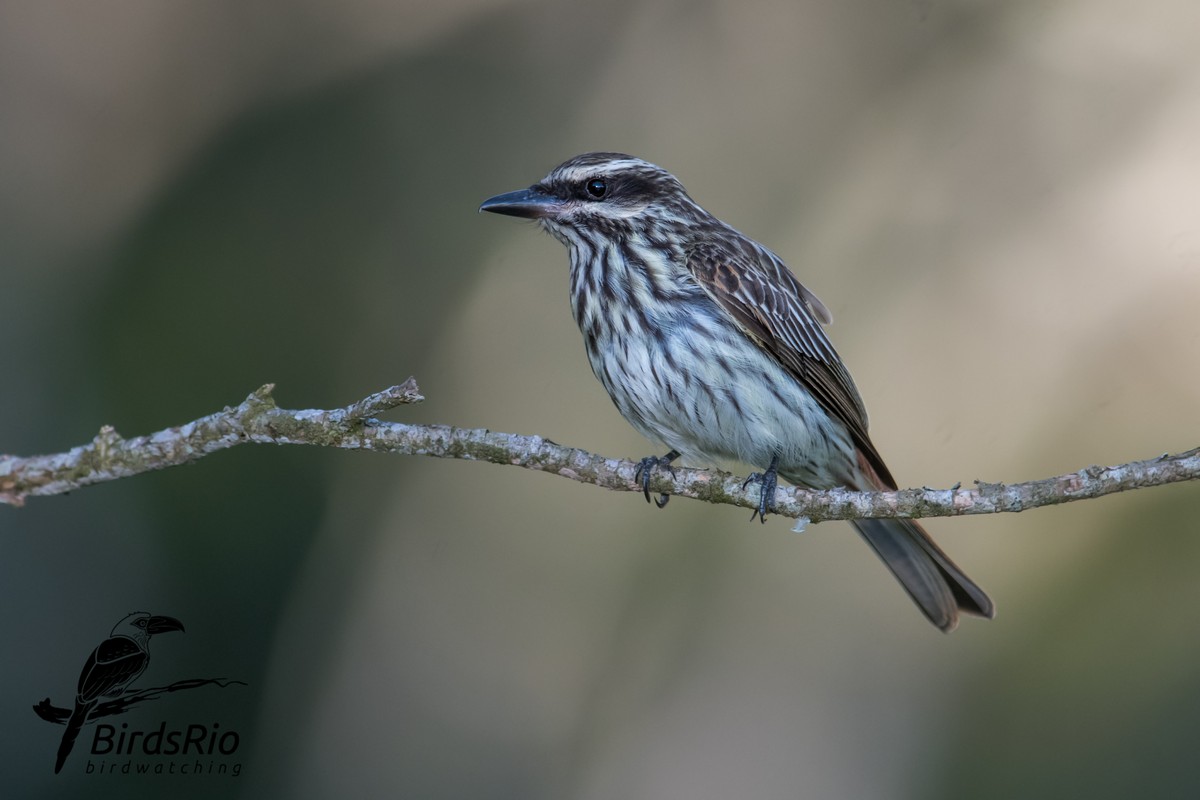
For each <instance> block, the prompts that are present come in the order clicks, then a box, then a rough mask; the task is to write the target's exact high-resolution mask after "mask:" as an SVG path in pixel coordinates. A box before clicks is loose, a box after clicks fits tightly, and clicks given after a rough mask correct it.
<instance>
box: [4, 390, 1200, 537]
mask: <svg viewBox="0 0 1200 800" xmlns="http://www.w3.org/2000/svg"><path fill="white" fill-rule="evenodd" d="M273 389H274V386H273V385H272V384H267V385H266V386H263V387H262V388H261V389H259V390H258V391H256V392H254V393H253V394H251V395H250V396H249V397H247V398H246V399H245V401H244V402H242V403H241V404H240V405H238V406H237V407H236V408H226V409H225V410H224V411H219V412H217V413H216V414H210V415H209V416H207V417H203V418H201V419H198V420H195V421H194V422H189V423H187V424H185V425H180V426H178V427H175V428H167V429H165V430H161V431H159V432H158V433H153V434H150V435H149V436H138V437H136V438H133V439H123V438H122V437H121V436H120V435H118V434H117V432H116V431H114V430H113V429H112V428H110V427H108V426H105V427H103V428H101V429H100V433H99V434H97V436H96V438H95V439H94V440H92V442H91V443H90V444H86V445H81V446H79V447H75V448H73V449H71V450H70V451H68V452H66V453H56V454H54V455H45V456H29V457H18V456H6V455H0V503H8V504H10V505H15V506H19V505H22V504H23V503H24V502H25V498H27V497H30V496H39V495H52V494H62V493H64V492H69V491H72V490H74V489H79V488H82V487H84V486H90V485H92V484H95V483H103V482H105V481H113V480H117V479H118V478H125V477H129V476H131V475H137V474H139V473H142V472H148V471H150V470H155V469H165V468H166V467H172V466H175V465H177V464H186V463H188V462H189V461H195V460H196V459H198V458H203V457H204V456H206V455H208V454H209V453H214V452H216V451H218V450H224V449H226V448H229V447H233V446H234V445H238V444H243V443H246V442H256V443H259V444H308V445H317V446H321V447H341V448H349V449H362V450H375V451H379V452H385V453H397V454H401V455H414V456H434V457H437V458H461V459H467V460H471V461H490V462H492V463H493V464H511V465H514V466H518V467H524V468H526V469H534V470H540V471H542V472H551V473H554V474H556V475H561V476H562V477H564V478H570V479H571V480H575V481H579V482H580V483H591V484H595V485H596V486H602V487H604V488H606V489H615V490H619V491H627V492H632V491H641V486H640V484H639V483H638V482H637V481H635V480H634V470H636V469H637V464H636V463H634V462H632V461H624V460H620V459H614V458H605V457H604V456H600V455H596V454H594V453H589V452H587V451H585V450H578V449H575V448H572V447H563V446H562V445H558V444H555V443H554V442H551V441H549V440H547V439H543V438H542V437H540V436H521V435H518V434H512V433H496V432H493V431H488V430H482V429H469V428H452V427H449V426H445V425H405V424H403V423H399V422H381V421H379V420H377V419H375V418H374V415H376V414H379V413H380V412H383V411H386V410H388V409H391V408H395V407H397V406H401V405H405V404H409V403H419V402H420V401H421V400H423V399H424V398H423V397H421V395H420V393H419V392H418V390H417V384H416V382H415V381H414V380H413V379H412V378H409V379H408V380H407V381H405V382H404V383H402V384H400V385H399V386H393V387H392V388H390V389H386V390H384V391H382V392H379V393H377V394H373V395H371V396H369V397H366V398H364V399H362V400H360V401H358V402H357V403H353V404H352V405H349V406H347V407H346V408H339V409H332V410H328V411H322V410H313V409H309V410H304V411H292V410H288V409H283V408H279V407H278V406H276V404H275V400H274V398H273V397H272V394H271V393H272V391H273ZM1197 478H1200V448H1196V449H1193V450H1189V451H1188V452H1186V453H1180V454H1178V455H1164V456H1160V457H1158V458H1152V459H1150V460H1148V461H1135V462H1133V463H1130V464H1122V465H1120V466H1116V467H1087V468H1085V469H1082V470H1079V471H1078V472H1073V473H1070V474H1068V475H1060V476H1058V477H1055V478H1046V479H1044V480H1037V481H1029V482H1026V483H1015V484H1009V485H1005V484H997V483H983V482H979V481H976V483H975V486H974V488H970V489H964V488H960V487H957V486H956V487H954V488H952V489H928V488H925V489H903V490H901V491H898V492H854V491H850V490H848V489H829V490H825V491H809V490H805V489H793V488H790V487H788V488H780V489H779V490H778V492H777V493H776V497H775V505H776V512H777V513H779V514H781V515H783V516H786V517H792V518H797V519H804V520H811V521H813V522H819V521H821V520H831V519H858V518H863V517H914V518H917V517H947V516H960V515H964V514H994V513H998V512H1002V511H1024V510H1026V509H1030V508H1038V507H1039V506H1048V505H1055V504H1057V503H1066V502H1070V501H1072V500H1083V499H1087V498H1091V497H1100V496H1102V495H1106V494H1113V493H1115V492H1123V491H1128V490H1130V489H1141V488H1144V487H1148V486H1159V485H1162V484H1167V483H1176V482H1179V481H1189V480H1196V479H1197ZM743 482H744V481H743V479H742V478H739V477H735V476H733V475H730V474H728V473H725V472H717V471H709V470H696V469H682V468H681V469H677V470H675V474H674V475H670V474H658V475H655V476H654V477H653V479H652V480H651V484H650V488H651V490H652V491H654V492H666V493H668V494H672V495H676V496H679V497H691V498H694V499H697V500H705V501H708V502H710V503H725V504H730V505H737V506H744V507H746V508H753V507H755V506H756V505H757V503H758V489H757V487H743Z"/></svg>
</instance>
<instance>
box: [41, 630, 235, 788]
mask: <svg viewBox="0 0 1200 800" xmlns="http://www.w3.org/2000/svg"><path fill="white" fill-rule="evenodd" d="M175 631H178V632H180V633H182V632H183V623H182V622H180V621H179V620H177V619H175V618H174V617H166V616H157V615H154V614H148V613H146V612H145V611H135V612H134V613H132V614H130V615H128V616H127V617H125V618H124V619H122V620H121V621H120V622H118V623H117V624H116V625H114V626H113V629H112V632H111V633H110V634H109V636H108V638H107V639H105V640H104V641H102V642H100V644H98V645H96V647H95V649H93V650H92V653H91V655H89V656H88V657H87V661H85V662H84V664H83V669H82V670H81V671H80V673H79V683H78V685H77V687H76V690H75V703H74V707H73V708H70V709H68V708H60V707H57V706H54V705H51V703H50V698H48V697H47V698H46V699H44V700H42V701H41V702H40V703H38V704H37V705H36V706H34V707H33V710H34V711H35V712H36V713H37V715H38V716H39V717H41V718H42V719H44V720H46V721H47V722H53V723H56V724H60V725H61V724H63V722H64V721H65V723H66V726H67V727H66V730H65V731H63V735H62V740H61V741H60V743H59V745H58V756H57V758H56V759H55V762H54V771H55V773H58V772H61V771H62V768H63V764H65V763H66V761H67V756H69V755H71V750H72V748H74V746H75V740H76V739H77V738H78V737H79V733H80V731H82V730H83V726H84V725H85V724H87V723H89V722H93V721H95V720H97V719H100V718H102V717H107V716H111V715H114V714H123V713H125V712H126V711H128V710H129V709H130V708H131V707H133V706H134V705H136V704H138V703H141V702H145V701H148V700H154V699H157V698H158V697H159V696H160V695H162V694H164V693H167V692H174V691H179V690H180V689H194V688H197V687H200V686H205V685H210V684H216V685H218V686H221V687H224V686H226V685H228V684H231V683H239V684H242V685H243V686H244V685H245V684H244V683H242V681H226V680H221V679H215V678H213V679H189V680H184V681H177V682H175V683H173V684H171V685H170V686H165V687H159V688H153V689H144V690H140V691H134V690H133V689H132V686H133V684H134V682H135V681H137V679H138V678H139V677H141V675H142V673H143V672H145V671H146V667H147V666H149V664H150V640H151V638H153V637H155V636H159V635H161V634H164V633H171V632H175ZM104 698H110V699H109V700H107V701H105V700H104Z"/></svg>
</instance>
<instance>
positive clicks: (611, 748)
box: [0, 0, 1200, 800]
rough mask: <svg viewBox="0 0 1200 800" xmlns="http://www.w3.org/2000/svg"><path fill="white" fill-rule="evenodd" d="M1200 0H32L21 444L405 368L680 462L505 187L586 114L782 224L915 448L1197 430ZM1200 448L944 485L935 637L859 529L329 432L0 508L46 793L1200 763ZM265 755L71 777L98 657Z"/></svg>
mask: <svg viewBox="0 0 1200 800" xmlns="http://www.w3.org/2000/svg"><path fill="white" fill-rule="evenodd" d="M1198 34H1200V7H1198V6H1197V5H1196V4H1195V3H1194V2H1189V0H1150V2H1143V3H1137V4H1134V3H1130V2H1117V1H1115V0H1094V1H1093V2H1087V3H1083V2H1025V3H1017V2H1013V3H995V2H982V0H974V1H971V0H961V2H937V1H936V0H912V1H911V2H895V0H887V1H885V0H849V1H848V2H833V1H832V0H824V2H822V0H803V1H802V2H796V3H779V2H758V1H757V0H749V1H747V0H741V1H740V2H709V3H703V4H693V3H687V2H681V1H678V0H676V1H674V2H673V1H672V0H651V2H640V3H633V2H617V3H612V4H600V3H591V4H583V3H555V2H549V1H548V0H546V1H542V2H536V1H535V2H525V3H504V2H483V1H482V0H474V1H472V0H451V1H449V2H443V3H439V4H430V3H420V4H418V3H409V2H403V1H401V2H394V3H380V2H374V1H373V0H342V2H332V1H331V0H305V1H304V2H298V3H288V4H283V3H242V2H233V0H214V1H213V2H206V3H193V4H179V3H152V2H128V3H119V4H118V3H81V2H77V3H63V2H46V3H37V4H34V3H25V4H15V3H13V4H3V5H0V341H2V342H3V344H4V346H3V347H0V381H2V383H0V451H4V452H10V453H20V454H32V453H40V452H54V451H59V450H64V449H67V448H69V447H70V446H73V445H76V444H80V443H83V442H86V441H88V440H89V439H90V438H91V437H92V436H94V435H95V433H96V431H97V430H98V429H99V428H100V426H101V425H102V424H112V425H115V426H116V427H117V429H118V430H119V431H120V432H121V433H123V434H125V435H127V436H132V435H136V434H141V433H147V432H150V431H153V430H156V429H159V428H162V427H165V426H168V425H173V424H178V423H182V422H184V421H187V420H190V419H193V418H195V417H198V416H201V415H204V414H207V413H210V412H212V411H215V410H218V409H220V408H221V407H223V406H224V405H227V404H235V403H237V402H239V401H240V400H241V399H242V398H244V397H245V395H246V394H248V393H249V392H250V391H252V390H253V389H255V388H256V387H258V386H259V385H261V384H263V383H265V382H268V381H273V382H276V383H277V384H278V389H277V393H276V394H277V397H278V399H279V402H280V403H281V404H282V405H284V406H286V407H292V408H304V407H328V406H335V405H344V404H346V403H349V402H351V401H353V400H356V399H358V398H360V397H362V396H363V395H365V394H367V393H369V392H372V391H375V390H378V389H380V388H383V387H384V386H387V385H390V384H393V383H397V382H399V381H401V380H403V379H404V378H405V377H407V376H408V375H410V374H413V375H415V376H416V377H417V379H418V381H419V383H420V386H421V388H422V390H423V392H424V393H425V394H426V396H427V397H428V401H427V402H426V403H425V404H423V405H421V406H419V407H415V408H410V409H402V410H399V411H396V412H392V413H391V414H390V415H389V416H390V418H394V419H399V420H404V421H429V422H441V423H448V424H454V425H461V426H467V427H488V428H492V429H495V430H503V431H512V432H520V433H539V434H542V435H544V436H547V437H550V438H552V439H554V440H555V441H558V442H562V443H567V444H571V445H575V446H580V447H585V448H589V449H593V450H597V451H601V452H604V453H606V454H609V455H613V456H625V457H640V456H642V455H645V454H647V453H648V452H649V451H650V448H649V447H648V446H647V444H646V443H645V442H644V441H642V440H641V439H640V438H639V437H638V436H637V435H636V434H635V433H634V432H633V431H632V430H631V429H630V428H629V427H628V426H627V425H626V424H625V423H624V422H623V421H622V420H621V419H620V417H619V416H618V415H617V413H616V411H615V410H614V409H613V408H612V406H611V404H610V402H609V400H608V398H607V397H606V396H605V395H604V393H603V390H602V389H601V388H600V386H599V384H598V383H596V382H595V380H594V379H593V378H592V376H591V374H590V371H589V369H588V367H587V364H586V360H585V358H584V354H583V348H582V345H581V342H580V340H579V336H578V333H577V331H576V330H575V329H574V326H573V322H572V320H571V317H570V314H569V312H568V308H567V279H566V255H565V253H564V252H563V250H562V248H561V246H560V245H558V244H557V243H556V242H554V241H552V240H551V239H550V238H549V237H546V236H544V235H542V234H540V233H539V232H537V231H536V229H535V228H533V227H532V226H529V225H520V224H516V223H514V222H513V221H512V220H503V219H497V218H493V217H482V216H479V215H477V214H476V213H475V210H476V207H477V205H478V203H479V202H480V201H481V200H483V199H484V198H486V197H488V196H490V195H492V194H495V193H498V192H501V191H506V190H509V189H515V188H519V187H522V186H526V185H528V184H529V183H531V182H533V181H535V180H537V179H538V178H540V177H541V176H542V175H543V174H544V173H545V172H546V171H547V170H549V169H550V168H551V167H553V166H554V165H555V164H557V163H558V162H560V161H562V160H563V159H565V158H567V157H569V156H571V155H573V154H575V153H578V152H582V151H585V150H594V149H606V150H621V151H626V152H631V153H634V154H636V155H640V156H642V157H645V158H647V159H649V160H651V161H654V162H656V163H659V164H662V165H663V166H665V167H666V168H668V169H670V170H671V171H673V172H675V173H676V174H677V175H678V176H679V177H680V178H681V180H682V181H683V182H684V184H685V185H686V186H687V187H688V189H689V191H690V192H691V194H692V195H693V196H694V197H695V198H697V199H698V200H699V201H700V202H701V203H702V204H703V205H705V206H706V207H707V208H709V210H711V211H712V212H714V213H715V214H717V215H718V216H720V217H722V218H723V219H725V220H726V221H728V222H730V223H731V224H733V225H735V226H736V227H738V228H740V229H741V230H743V231H744V232H746V233H748V234H749V235H751V236H753V237H755V238H757V239H759V240H761V241H763V242H765V243H767V244H768V245H769V246H771V247H772V248H773V249H774V250H776V251H777V252H779V253H780V254H781V255H782V256H783V257H784V258H785V259H786V260H787V261H788V262H789V263H790V264H791V265H792V267H793V269H794V271H795V272H796V273H797V274H798V275H799V276H800V277H801V279H802V280H803V281H804V282H805V283H806V284H807V285H808V286H809V287H811V288H812V289H813V290H814V291H815V292H816V293H817V294H818V295H819V296H820V297H821V298H822V299H823V300H824V301H825V303H826V305H828V306H829V307H830V309H831V310H832V311H833V313H834V316H835V318H836V322H835V324H834V326H833V327H832V328H831V331H830V332H831V336H832V338H833V340H834V342H835V343H836V345H837V346H838V348H839V350H840V351H841V353H842V355H843V357H844V358H845V359H846V361H847V362H848V364H849V365H850V367H851V369H852V371H853V372H854V375H855V378H856V380H857V382H858V385H859V387H860V389H861V390H862V392H863V395H864V397H865V399H866V402H867V405H868V407H869V408H870V410H871V415H872V423H873V429H872V430H873V434H874V438H875V440H876V443H877V444H878V445H879V447H880V449H881V450H882V452H883V453H884V454H885V455H886V457H887V459H888V461H889V464H890V465H891V467H892V469H893V471H894V472H895V473H896V474H897V475H898V477H899V479H900V481H901V483H902V484H906V485H922V484H925V485H930V486H948V485H950V484H953V483H954V482H955V481H963V482H964V483H969V482H970V481H971V480H973V479H976V478H979V479H983V480H988V481H1007V482H1013V481H1017V480H1024V479H1029V478H1034V477H1044V476H1047V475H1052V474H1057V473H1060V472H1065V471H1070V470H1073V469H1076V468H1078V467H1080V466H1083V465H1086V464H1091V463H1106V464H1108V463H1120V462H1123V461H1127V460H1132V459H1136V458H1145V457H1149V456H1152V455H1155V454H1157V453H1161V452H1166V451H1178V450H1182V449H1186V448H1188V447H1192V446H1195V445H1196V444H1198V443H1200V435H1198V431H1200V425H1198V424H1197V416H1196V409H1197V407H1198V406H1200V370H1198V369H1197V351H1198V348H1200V324H1198V323H1197V312H1196V308H1197V302H1198V298H1200V180H1197V176H1198V175H1200V48H1197V47H1196V41H1197V35H1198ZM1198 509H1200V486H1190V485H1184V486H1177V487H1171V488H1166V489H1156V490H1149V491H1144V492H1137V493H1133V494H1129V495H1126V496H1120V497H1113V498H1108V499H1104V500H1100V501H1096V502H1089V503H1080V504H1073V505H1069V506H1065V507H1059V508H1055V509H1048V510H1041V511H1036V512H1032V513H1029V514H1022V515H1020V516H999V517H994V518H986V519H985V518H964V519H959V520H949V521H934V522H932V523H931V524H930V525H929V527H930V529H931V530H932V531H933V533H934V534H935V535H936V536H937V538H938V539H939V541H940V542H941V543H942V544H943V545H944V546H945V548H946V549H947V550H948V551H949V552H950V553H951V554H952V555H953V556H954V558H955V559H956V560H957V561H958V562H959V563H960V564H961V565H962V566H963V567H964V569H966V571H967V572H968V573H969V574H970V575H972V577H974V578H975V579H977V580H978V581H979V582H980V583H981V584H982V585H984V586H985V587H986V588H987V589H988V590H989V591H990V592H991V593H992V595H993V597H994V598H995V599H996V600H997V603H998V606H999V616H998V618H997V619H996V620H995V621H994V622H991V623H983V622H979V621H976V620H970V619H968V620H966V621H965V622H964V624H963V625H962V627H961V628H960V629H959V631H958V632H957V633H955V634H954V635H953V636H951V637H944V636H941V635H940V634H938V633H937V632H936V631H935V630H934V629H932V628H931V627H930V626H929V625H928V623H926V622H925V620H924V619H923V618H922V617H921V615H920V614H919V613H918V612H917V611H916V610H915V608H913V607H912V605H911V603H910V602H909V601H908V600H907V598H906V597H905V596H904V595H903V593H902V592H901V591H900V589H899V587H898V586H897V585H896V584H895V582H894V581H893V580H892V579H891V578H890V577H889V576H888V575H887V573H886V572H885V571H884V570H883V569H882V568H881V567H880V565H879V564H878V563H877V562H876V560H875V558H874V556H872V555H871V553H870V552H869V550H868V549H867V548H866V547H864V546H863V545H862V543H861V542H860V541H858V540H857V537H855V536H853V535H852V533H851V530H850V528H849V526H846V525H844V524H840V523H829V524H826V525H821V526H817V527H815V528H813V529H810V530H809V531H808V532H806V533H805V534H803V535H801V536H797V535H795V534H792V533H790V532H789V530H788V527H789V526H788V524H787V522H786V521H785V520H782V519H775V520H773V521H772V522H771V524H769V525H767V526H765V527H762V526H758V525H754V526H751V525H749V524H748V523H747V521H746V518H747V516H748V514H747V513H746V512H744V511H742V510H737V511H735V510H732V509H729V508H713V507H707V506H704V505H701V504H698V503H691V502H686V501H680V500H677V501H676V502H675V503H672V504H671V506H670V507H669V508H668V509H667V510H665V511H663V512H659V511H656V510H654V509H652V508H648V507H647V506H646V504H645V502H644V501H643V500H642V499H641V497H639V496H637V495H633V494H611V493H607V492H603V491H601V490H598V489H595V488H590V487H584V486H579V485H574V484H571V483H569V482H567V481H563V480H558V479H554V478H551V477H547V476H544V475H538V474H534V473H529V472H525V471H521V470H510V469H501V468H498V467H495V466H490V465H481V464H470V463H464V462H441V461H435V460H422V459H415V458H413V459H405V458H397V457H386V456H380V455H374V454H366V453H345V452H334V451H320V450H310V449H303V448H298V447H287V448H268V447H261V446H255V447H242V448H237V449H235V450H232V451H229V452H225V453H220V454H217V455H214V456H211V457H209V458H206V459H203V460H202V461H200V462H199V463H197V464H195V465H192V466H189V467H184V468H176V469H172V470H168V471H165V472H162V473H157V474H153V475H146V476H141V477H138V478H134V479H130V480H124V481H120V482H117V483H112V484H107V485H103V486H99V487H94V488H89V489H85V490H82V491H79V492H75V493H73V494H71V495H69V496H65V497H57V498H50V499H36V498H35V499H32V500H30V502H29V504H28V505H27V506H26V507H25V508H23V509H19V510H18V509H12V508H0V547H2V548H3V557H2V559H0V581H2V584H0V585H2V587H3V588H2V589H0V591H2V595H0V597H3V602H4V605H5V607H6V608H7V613H5V614H3V615H0V637H3V641H4V642H5V646H4V658H3V662H2V664H3V673H2V675H3V690H2V692H0V698H2V706H0V719H2V722H0V725H2V728H0V730H3V733H4V736H3V739H2V741H3V748H2V749H0V785H3V787H4V791H3V793H4V796H6V797H35V796H36V797H48V798H54V797H64V798H65V797H80V796H114V797H116V796H119V797H161V796H171V797H212V796H228V797H246V798H251V797H254V798H258V797H297V798H327V797H380V796H391V797H413V798H418V797H419V798H462V797H471V798H580V799H590V798H611V797H626V798H634V797H637V798H641V797H646V798H651V797H652V798H686V799H687V800H703V799H704V798H728V797H745V798H799V797H803V798H809V797H821V798H843V797H844V798H863V797H872V798H961V797H977V798H1011V797H1023V798H1042V797H1046V798H1051V797H1053V798H1058V797H1063V796H1089V797H1113V798H1117V797H1119V798H1126V797H1129V796H1153V797H1173V796H1177V797H1194V796H1196V794H1197V791H1200V768H1197V767H1196V766H1195V760H1194V756H1193V754H1192V752H1191V751H1192V749H1193V748H1192V746H1191V745H1192V741H1193V740H1192V739H1191V734H1192V732H1193V731H1194V730H1195V729H1196V727H1197V726H1198V725H1200V677H1197V676H1198V675H1200V669H1198V667H1200V636H1198V635H1197V622H1196V619H1197V617H1198V616H1200V582H1197V581H1196V578H1195V568H1194V564H1195V563H1196V561H1197V559H1198V558H1200V536H1197V533H1200V531H1198V530H1197V527H1198V525H1197V522H1196V519H1197V511H1198ZM138 609H143V610H148V611H151V612H153V613H159V614H169V615H172V616H175V617H178V618H179V619H180V620H182V621H183V622H184V624H185V625H186V626H187V633H186V634H183V635H172V636H171V637H167V636H163V637H161V638H158V639H156V640H155V641H154V642H153V643H152V645H151V649H152V652H153V661H152V663H151V666H150V668H149V670H148V671H147V673H146V674H145V675H144V676H143V677H142V678H141V679H140V680H139V682H138V685H139V686H160V685H164V684H166V683H169V682H171V681H173V680H177V679H181V678H188V677H227V678H235V679H239V680H243V681H245V682H247V683H248V684H249V685H248V686H245V687H230V688H228V689H225V690H221V691H216V690H212V691H209V690H195V691H192V692H182V693H176V694H173V695H170V696H167V697H164V698H162V699H160V700H158V701H156V702H155V703H153V704H150V705H147V706H144V707H142V708H139V709H137V710H136V711H135V712H131V713H130V714H129V715H127V720H128V721H129V723H130V724H131V726H142V727H151V728H152V727H155V726H156V725H157V723H158V722H159V720H162V719H165V720H168V721H170V722H171V723H172V724H177V723H187V722H200V723H206V724H211V723H213V722H218V723H219V724H220V726H221V729H222V730H236V731H238V732H239V735H240V741H241V744H240V747H239V750H238V753H237V759H236V760H237V761H239V762H240V763H242V765H243V768H242V774H241V775H240V776H239V777H237V778H231V777H228V776H192V777H188V778H183V777H178V776H176V777H170V776H166V777H158V778H154V777H142V778H136V777H129V776H120V775H112V776H96V775H87V774H85V772H84V763H85V761H86V755H87V754H86V753H84V752H82V749H83V748H84V747H85V746H86V741H87V740H88V736H89V735H90V734H89V730H90V729H88V730H85V733H84V735H83V736H81V737H80V743H79V744H77V752H76V753H75V754H73V756H72V759H71V760H70V761H68V763H67V767H66V769H65V770H64V772H63V774H61V775H59V776H55V775H53V774H52V765H53V759H54V752H55V750H56V747H57V743H58V739H59V737H60V736H61V730H62V729H61V728H58V727H56V726H52V725H49V724H47V723H44V722H42V721H41V720H39V719H37V718H36V717H35V716H34V715H33V713H32V711H31V710H30V706H32V705H33V704H34V703H36V702H38V701H39V700H40V699H42V698H43V697H47V696H49V697H51V698H52V699H53V700H54V701H55V702H56V703H58V704H60V705H61V704H69V702H70V699H71V696H72V693H73V691H74V687H75V682H76V680H77V677H78V674H79V669H80V667H81V665H82V663H83V661H84V659H85V658H86V657H87V653H88V652H89V651H90V649H91V648H92V647H93V646H94V645H95V644H96V643H98V642H99V641H100V640H101V639H102V638H104V636H106V635H107V633H108V631H109V629H110V628H111V627H112V625H113V624H114V623H115V622H117V621H118V620H119V619H121V618H122V617H123V616H124V615H125V614H127V613H129V612H130V611H133V610H138Z"/></svg>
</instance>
